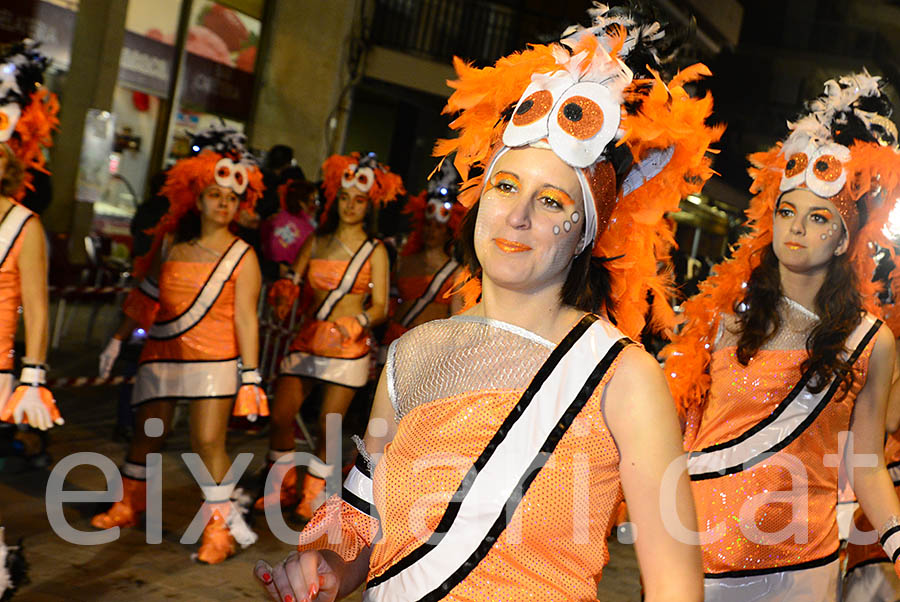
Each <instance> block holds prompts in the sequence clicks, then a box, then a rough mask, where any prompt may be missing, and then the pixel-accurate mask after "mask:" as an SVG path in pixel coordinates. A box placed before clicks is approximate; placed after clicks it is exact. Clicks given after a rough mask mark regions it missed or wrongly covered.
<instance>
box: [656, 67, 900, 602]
mask: <svg viewBox="0 0 900 602" xmlns="http://www.w3.org/2000/svg"><path fill="white" fill-rule="evenodd" d="M890 113H891V106H890V102H889V101H888V100H887V98H886V97H885V96H884V95H883V93H882V92H881V90H880V81H879V78H877V77H872V76H870V75H869V74H868V73H865V72H864V73H857V74H852V75H847V76H843V77H841V78H840V79H839V80H837V81H834V80H831V81H829V82H827V83H826V84H825V93H824V94H823V95H822V96H821V97H819V98H817V99H816V100H814V101H812V102H811V103H810V104H809V105H808V112H807V113H806V114H804V115H802V116H801V117H800V119H798V120H797V121H796V122H794V123H792V124H790V130H791V131H790V134H789V135H788V137H787V139H786V140H785V142H784V143H783V144H782V143H778V144H776V145H775V146H774V147H773V148H772V149H770V150H768V151H766V152H762V153H756V154H754V155H751V156H750V161H751V163H752V165H753V168H752V169H751V175H752V176H753V177H754V184H753V187H752V188H751V190H752V191H753V192H755V193H756V196H755V197H754V198H753V200H752V201H751V204H750V209H749V210H748V216H749V221H748V225H749V226H750V228H751V232H750V233H748V234H747V235H745V236H744V237H743V238H742V239H741V240H740V241H739V247H738V249H737V250H736V251H735V254H734V257H733V258H732V259H731V260H729V261H727V262H725V263H724V264H722V265H719V266H717V267H716V269H715V275H714V276H712V277H711V278H709V279H708V280H707V281H706V283H704V284H703V285H702V286H701V290H700V292H699V294H698V295H697V296H695V297H694V298H692V299H691V300H690V301H688V302H687V303H686V304H685V306H684V307H685V316H686V318H687V323H686V325H685V328H684V330H683V331H682V332H681V334H680V335H679V337H677V338H676V339H675V340H674V341H673V343H672V345H671V346H670V347H669V349H668V352H667V355H668V359H667V363H666V372H667V374H668V376H669V377H670V384H671V387H672V390H673V393H674V394H675V399H676V401H677V402H678V404H679V407H680V408H681V409H682V410H683V411H684V412H685V414H686V433H685V444H686V448H687V449H688V450H689V451H690V452H691V456H690V460H689V461H688V468H689V471H690V474H691V481H692V489H693V492H694V498H695V500H696V503H697V510H698V514H699V524H700V529H701V531H702V532H704V533H703V535H702V538H703V539H702V541H703V564H704V571H705V573H706V580H705V590H706V599H707V600H712V601H726V602H727V601H731V600H750V599H752V600H800V601H803V600H810V601H813V600H815V601H816V602H821V601H823V600H835V599H836V596H837V595H838V589H839V572H840V568H839V558H838V554H839V550H838V548H839V541H838V528H837V521H836V508H835V507H836V502H837V493H838V465H839V461H838V434H839V432H841V431H847V430H849V431H850V435H851V438H850V441H849V443H848V445H847V448H846V449H847V452H846V453H845V456H846V458H845V459H846V460H847V462H848V464H847V466H848V475H849V476H850V477H851V483H852V484H853V489H854V491H856V493H857V496H858V498H859V502H860V505H861V507H862V508H863V510H864V511H865V512H866V515H867V516H868V517H869V518H870V519H871V520H872V524H875V525H878V526H879V527H880V531H879V532H880V534H881V536H882V543H883V544H884V545H885V547H886V549H888V550H889V552H890V553H893V551H894V550H896V549H898V548H900V522H898V517H900V503H898V501H897V496H896V495H895V493H894V489H893V487H892V485H891V481H890V478H889V476H888V472H887V470H886V469H885V464H884V456H883V441H884V439H883V437H884V425H885V408H886V403H887V397H888V389H889V386H890V383H891V374H892V371H893V364H894V339H893V336H892V335H891V332H890V330H889V329H888V328H887V327H886V326H884V325H883V324H882V322H881V321H880V320H878V319H877V318H876V317H875V316H874V315H872V313H868V312H875V311H877V307H876V303H875V297H874V293H875V285H874V284H873V283H872V274H873V273H874V265H875V264H874V261H873V257H872V254H873V252H874V250H875V248H876V247H875V244H877V245H879V246H881V247H883V248H888V249H890V244H889V243H888V241H887V240H886V239H885V237H884V234H883V233H882V227H883V226H884V223H885V219H886V218H887V215H888V212H889V211H890V209H891V207H892V205H893V200H894V199H896V198H897V197H898V195H900V153H898V148H897V130H896V128H895V127H894V125H893V124H892V123H891V122H890V120H889V119H888V116H889V115H890ZM851 454H855V455H856V456H859V455H860V454H868V456H864V457H863V458H862V460H860V459H859V458H855V457H854V456H853V455H851ZM872 459H877V461H876V462H874V464H873V463H871V462H870V461H871V460H872ZM860 467H862V468H860ZM854 468H855V470H854Z"/></svg>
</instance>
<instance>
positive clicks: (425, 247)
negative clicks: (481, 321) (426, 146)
mask: <svg viewBox="0 0 900 602" xmlns="http://www.w3.org/2000/svg"><path fill="white" fill-rule="evenodd" d="M458 177H459V176H458V174H457V173H456V170H455V169H454V168H453V165H452V164H451V163H450V162H449V161H445V162H444V163H443V164H442V165H441V169H440V172H439V174H438V175H437V176H436V177H432V178H431V179H430V180H429V181H428V190H423V191H422V192H421V193H420V194H419V195H418V196H414V197H410V198H409V200H408V201H407V203H406V208H405V213H407V214H409V216H410V219H411V220H412V226H413V228H412V232H411V233H410V236H409V238H408V239H407V241H406V244H404V245H403V248H402V249H401V250H400V256H399V258H398V260H397V268H396V270H395V275H394V279H393V280H394V285H395V286H396V289H397V298H396V300H392V301H394V305H395V306H394V307H392V308H391V312H390V313H391V314H392V317H391V320H390V322H389V323H388V327H387V332H386V333H385V335H384V340H382V343H381V344H382V345H383V346H385V347H387V345H390V344H391V343H392V342H393V341H394V340H395V339H398V338H400V336H401V335H402V334H403V333H405V332H406V331H408V330H409V329H411V328H414V327H415V326H418V325H419V324H424V323H425V322H428V321H430V320H437V319H440V318H447V317H449V316H450V314H451V313H456V311H459V309H460V308H461V303H460V301H461V297H460V296H459V295H455V296H453V297H452V298H448V293H449V292H450V291H451V289H452V288H453V284H454V281H455V280H456V278H457V276H458V275H459V272H460V271H461V270H460V269H458V268H459V262H458V261H456V259H454V258H453V257H452V256H451V249H450V247H451V245H452V241H453V238H454V236H455V235H456V234H457V233H458V232H459V227H460V224H461V223H462V219H463V216H464V215H465V213H466V209H465V207H463V206H462V205H461V204H459V203H458V202H456V196H457V189H458V182H457V179H458ZM454 305H455V306H456V307H452V306H454Z"/></svg>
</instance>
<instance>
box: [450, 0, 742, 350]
mask: <svg viewBox="0 0 900 602" xmlns="http://www.w3.org/2000/svg"><path fill="white" fill-rule="evenodd" d="M596 6H597V8H595V9H593V10H592V11H590V13H591V16H592V19H593V22H592V26H591V27H589V28H580V27H574V28H570V29H569V30H568V31H567V32H566V35H565V36H564V37H563V38H562V40H561V41H560V42H559V43H554V44H549V45H533V46H530V47H529V48H528V49H527V50H524V51H522V52H518V53H515V54H512V55H510V56H507V57H504V58H501V59H500V60H498V61H497V63H496V64H495V65H494V66H493V67H486V68H484V69H478V68H475V67H472V66H470V65H468V64H466V63H465V62H464V61H462V60H461V59H459V58H456V59H454V66H455V68H456V71H457V74H458V76H459V79H457V80H455V81H451V82H449V84H450V86H451V87H453V88H454V89H455V92H454V93H453V94H452V95H451V97H450V100H449V102H448V104H447V106H446V108H445V109H444V112H445V113H454V114H455V113H458V116H457V117H456V119H455V120H454V121H453V122H452V123H451V124H450V125H451V127H452V128H453V129H455V130H458V131H459V136H458V137H457V138H454V139H452V140H440V141H438V143H437V145H436V147H435V155H438V156H446V155H449V154H450V153H456V156H455V158H454V164H455V166H456V168H457V169H458V170H459V172H460V174H461V175H462V177H463V179H464V183H463V186H462V192H461V193H460V195H459V199H460V201H461V202H462V204H463V205H465V206H467V207H471V206H472V205H473V204H474V203H475V202H476V201H477V200H478V199H479V197H480V194H481V191H482V188H483V184H484V181H485V174H487V175H490V173H491V169H492V166H493V164H494V163H495V161H496V160H497V158H498V157H499V156H500V155H501V154H502V153H504V152H506V151H507V150H508V149H509V148H515V147H521V146H528V145H539V146H541V147H542V148H547V147H548V146H549V148H550V149H551V150H553V152H554V153H555V154H556V155H557V156H558V157H559V158H560V159H562V160H563V161H565V162H566V163H567V164H569V165H570V166H572V167H573V168H574V169H575V171H576V174H577V175H578V177H579V181H580V182H581V188H582V192H583V193H584V195H583V196H584V199H585V213H586V215H585V234H584V236H583V237H582V240H581V243H580V246H579V249H585V248H588V247H589V246H590V247H591V248H592V252H593V255H594V256H596V257H601V258H605V260H606V267H607V269H608V271H609V273H610V278H611V296H612V304H613V306H612V307H610V308H607V309H608V310H609V311H610V313H611V314H612V315H613V316H614V317H615V320H616V323H617V325H618V326H619V328H620V329H622V331H623V332H625V333H626V334H627V335H629V336H632V337H637V336H638V335H639V334H640V333H641V331H642V329H643V328H644V326H645V323H646V319H647V316H648V313H649V316H650V326H651V328H652V329H653V330H654V331H656V332H660V333H662V334H667V333H668V332H669V331H670V330H671V328H672V326H673V325H674V322H675V316H674V313H673V312H672V309H671V307H670V306H669V303H668V298H669V293H670V287H671V270H669V269H667V268H660V267H659V266H661V265H662V266H665V265H667V264H668V263H669V251H670V249H671V248H672V246H673V245H674V239H673V235H672V230H671V228H669V227H666V226H664V225H663V223H662V222H663V216H664V215H665V213H666V212H669V211H677V210H678V207H679V201H680V200H681V199H682V198H683V197H685V196H686V195H687V194H689V193H692V192H697V191H699V190H700V188H701V187H702V186H703V183H704V182H705V181H706V180H707V179H708V178H709V176H710V175H712V170H711V169H710V160H709V158H708V157H707V156H706V152H707V151H708V150H709V146H710V144H711V143H713V142H714V141H716V140H718V138H719V137H720V136H721V133H722V131H723V129H724V128H723V127H710V126H708V125H707V124H706V120H707V118H708V117H709V115H710V113H711V110H712V98H711V97H710V96H709V95H707V96H706V97H704V98H701V99H696V98H692V97H691V96H690V95H689V94H688V93H687V91H686V90H685V87H684V86H685V84H686V83H688V82H691V81H694V80H696V79H699V78H700V77H703V76H707V75H709V71H708V70H707V68H706V67H705V66H703V65H699V64H698V65H694V66H693V67H690V68H688V69H686V70H685V71H682V72H681V73H679V74H678V75H676V76H675V77H674V78H673V79H672V80H671V81H669V82H668V83H667V82H665V81H663V79H662V77H661V76H660V75H659V74H658V73H657V72H656V71H654V70H653V68H652V66H650V65H648V64H647V62H648V61H649V62H651V63H653V64H655V63H656V55H655V49H654V44H656V43H657V42H659V41H660V40H661V39H662V38H663V31H662V29H661V27H660V25H659V24H658V23H655V22H653V23H643V22H641V18H640V16H639V15H634V14H631V13H628V12H627V11H622V10H618V9H614V10H609V9H607V8H606V7H605V6H604V5H602V4H597V5H596ZM649 292H652V293H653V294H652V299H653V302H652V307H651V306H650V302H649V301H648V299H649V298H650V297H651V295H648V293H649Z"/></svg>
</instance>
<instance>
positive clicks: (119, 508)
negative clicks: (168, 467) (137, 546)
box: [91, 475, 147, 529]
mask: <svg viewBox="0 0 900 602" xmlns="http://www.w3.org/2000/svg"><path fill="white" fill-rule="evenodd" d="M122 490H123V491H122V501H120V502H116V503H115V504H113V505H112V507H111V508H110V509H109V510H107V511H106V512H103V513H101V514H98V515H97V516H95V517H94V518H92V519H91V525H92V526H94V527H96V528H98V529H109V528H111V527H134V526H135V525H137V523H138V518H139V517H140V515H141V514H142V513H143V512H144V511H145V510H146V509H147V481H140V480H138V479H131V478H129V477H126V476H124V475H122Z"/></svg>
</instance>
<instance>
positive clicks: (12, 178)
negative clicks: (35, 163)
mask: <svg viewBox="0 0 900 602" xmlns="http://www.w3.org/2000/svg"><path fill="white" fill-rule="evenodd" d="M0 152H2V153H3V155H4V156H5V157H6V169H4V170H3V175H2V176H0V196H13V195H14V194H16V193H17V192H18V191H19V189H20V188H22V184H23V183H24V181H25V166H24V165H22V161H20V160H19V158H18V157H16V154H15V153H14V152H13V151H12V149H11V148H9V146H8V145H7V144H5V143H2V142H0Z"/></svg>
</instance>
